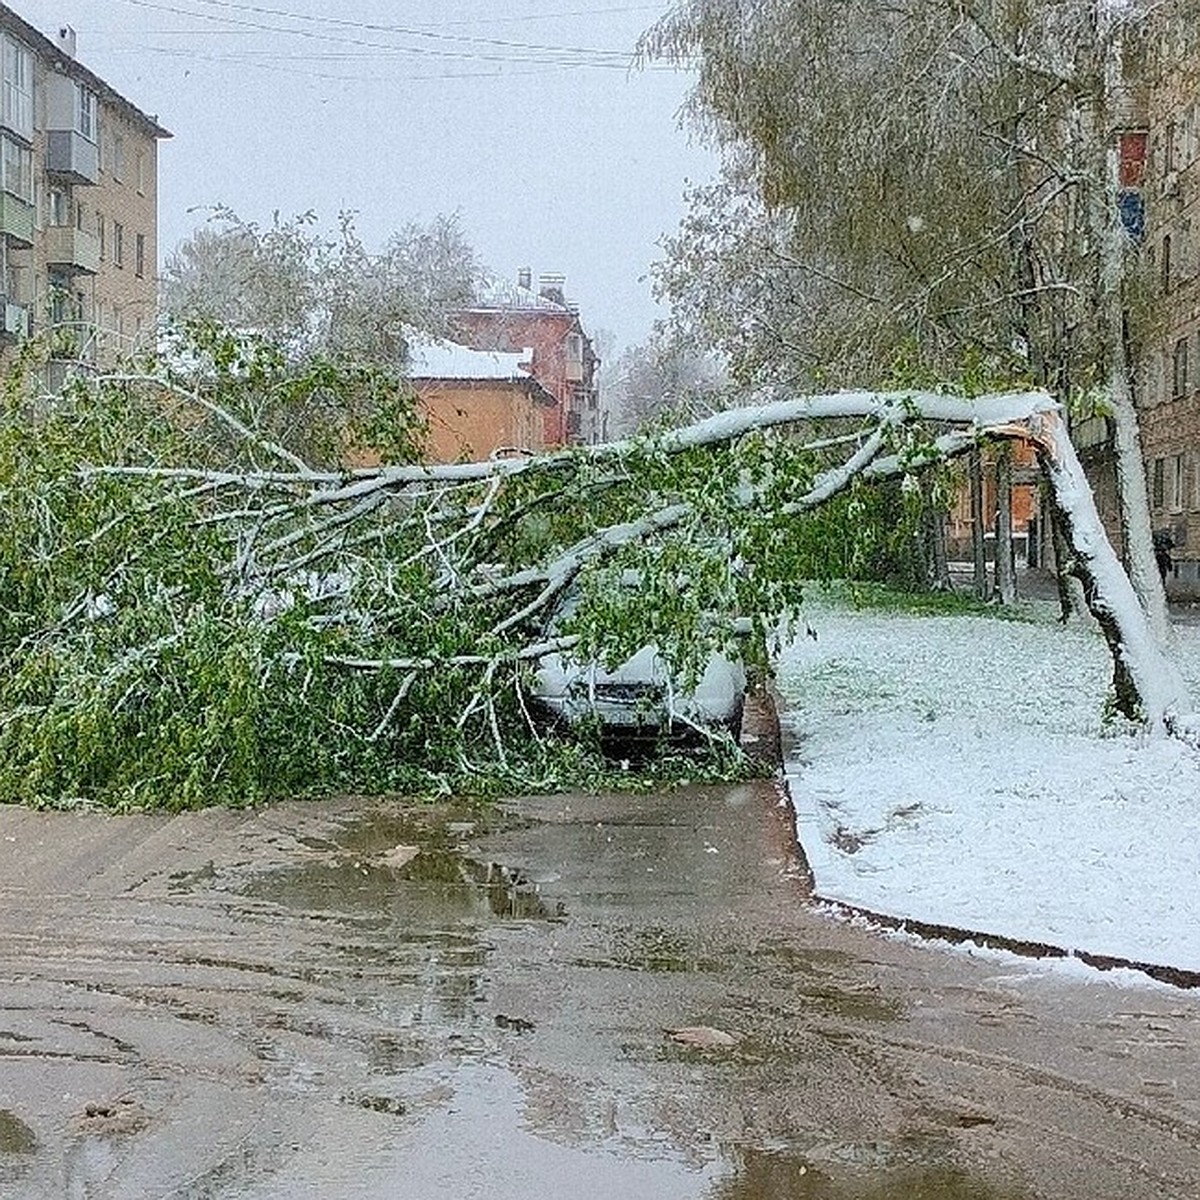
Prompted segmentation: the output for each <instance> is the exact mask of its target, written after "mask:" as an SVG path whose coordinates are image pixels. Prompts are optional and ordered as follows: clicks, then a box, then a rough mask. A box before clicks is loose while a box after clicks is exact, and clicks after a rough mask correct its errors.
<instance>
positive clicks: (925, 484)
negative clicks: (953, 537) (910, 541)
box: [921, 472, 953, 592]
mask: <svg viewBox="0 0 1200 1200" xmlns="http://www.w3.org/2000/svg"><path fill="white" fill-rule="evenodd" d="M933 474H934V472H927V473H926V477H925V479H923V480H922V483H921V533H922V537H923V540H924V543H925V578H926V580H927V581H928V584H929V586H930V587H931V588H932V589H933V590H934V591H935V592H949V591H952V590H953V584H952V583H951V582H950V559H949V555H948V554H947V552H946V510H945V509H944V508H943V507H942V506H941V505H940V504H939V503H938V502H937V499H936V490H935V488H934V486H933V482H934V481H933V478H932V476H933Z"/></svg>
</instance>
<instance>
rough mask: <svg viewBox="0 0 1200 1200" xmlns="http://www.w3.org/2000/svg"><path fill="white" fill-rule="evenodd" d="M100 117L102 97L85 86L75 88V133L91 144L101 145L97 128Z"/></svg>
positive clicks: (78, 85) (77, 85) (79, 85)
mask: <svg viewBox="0 0 1200 1200" xmlns="http://www.w3.org/2000/svg"><path fill="white" fill-rule="evenodd" d="M99 117H100V97H99V96H98V95H96V93H95V92H93V91H92V89H91V88H86V87H84V86H83V84H81V83H80V84H76V86H75V132H76V133H78V134H79V135H80V136H82V137H85V138H87V140H88V141H89V142H92V143H94V144H98V143H99V138H98V136H97V133H96V131H97V128H98V127H99Z"/></svg>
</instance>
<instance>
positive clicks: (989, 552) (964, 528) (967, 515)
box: [946, 441, 1041, 565]
mask: <svg viewBox="0 0 1200 1200" xmlns="http://www.w3.org/2000/svg"><path fill="white" fill-rule="evenodd" d="M1008 444H1009V445H1010V446H1011V452H1012V531H1013V549H1014V552H1015V553H1016V556H1017V559H1018V562H1019V563H1022V564H1024V563H1029V564H1030V565H1032V564H1033V563H1034V562H1037V561H1039V553H1040V550H1041V547H1039V546H1031V545H1030V539H1031V537H1032V538H1033V539H1034V540H1035V541H1036V539H1037V538H1038V536H1039V534H1038V531H1037V514H1038V482H1037V481H1038V467H1037V456H1036V454H1035V452H1034V448H1033V445H1032V443H1030V442H1022V441H1013V442H1010V443H1008ZM960 461H963V460H960ZM995 463H996V459H995V452H994V451H990V450H988V449H986V448H985V449H984V451H983V536H984V545H985V548H986V557H987V560H988V562H992V561H994V559H995V539H996V514H997V504H998V499H997V488H996V469H995ZM971 525H972V520H971V490H970V488H969V487H968V486H967V484H966V483H965V482H964V483H963V486H962V487H960V488H959V489H958V491H957V493H956V494H955V497H954V501H953V503H952V504H951V506H950V513H949V520H948V523H947V529H946V536H947V542H948V545H947V552H948V554H949V556H950V558H951V560H952V561H953V560H957V561H961V562H969V561H970V560H971V555H972V550H971V545H972V543H971ZM1031 553H1032V555H1033V557H1032V559H1031V557H1030V555H1031Z"/></svg>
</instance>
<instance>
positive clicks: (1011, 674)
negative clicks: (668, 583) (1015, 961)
mask: <svg viewBox="0 0 1200 1200" xmlns="http://www.w3.org/2000/svg"><path fill="white" fill-rule="evenodd" d="M1040 615H1041V616H1042V617H1043V618H1044V619H1041V620H1036V621H1033V622H1024V621H1006V620H1000V619H993V618H990V617H974V616H909V615H904V614H898V613H892V612H879V611H863V612H855V611H851V610H849V609H846V608H842V607H820V606H814V607H812V608H810V609H809V610H807V611H806V616H807V619H808V621H809V623H810V624H811V625H812V627H813V628H814V629H815V630H816V633H817V638H816V640H813V639H811V638H808V637H805V636H801V637H800V638H799V639H798V640H797V641H796V642H795V643H794V644H793V645H792V646H791V647H790V648H789V649H788V650H786V651H785V653H784V655H783V656H782V659H781V662H780V672H779V680H778V685H779V690H780V693H781V695H782V697H783V700H784V702H785V707H784V711H783V714H782V717H783V723H784V728H785V731H786V732H787V733H789V734H790V736H791V739H792V743H793V744H792V748H791V752H790V755H789V760H788V762H787V764H786V769H787V774H788V783H789V788H790V791H791V794H792V798H793V801H794V803H795V806H796V812H797V825H798V833H799V836H800V842H801V844H802V845H803V847H804V851H805V853H806V855H807V857H808V860H809V863H810V865H811V867H812V870H813V873H814V875H815V878H816V885H817V891H818V893H819V894H820V895H821V896H823V897H825V898H826V899H829V900H837V901H842V902H844V903H847V904H851V905H854V906H856V907H860V908H864V909H869V910H871V911H874V912H878V913H886V914H888V915H889V916H894V917H902V918H908V919H911V920H916V921H921V922H925V923H927V924H931V925H941V926H952V927H955V928H959V929H965V930H973V931H978V932H980V933H985V934H993V935H1000V936H1003V937H1006V938H1012V939H1016V940H1020V941H1029V942H1040V943H1048V944H1050V945H1053V946H1058V947H1061V948H1063V949H1066V950H1080V951H1086V952H1090V953H1092V954H1098V955H1111V956H1114V957H1119V958H1125V959H1130V960H1133V961H1137V962H1149V963H1155V964H1160V965H1163V966H1171V967H1177V968H1181V969H1184V970H1190V971H1200V867H1198V865H1197V854H1198V853H1200V755H1197V754H1196V753H1195V752H1193V751H1189V750H1187V749H1186V748H1185V747H1184V746H1182V745H1181V744H1179V743H1177V742H1175V741H1173V740H1168V739H1165V738H1163V739H1149V738H1146V737H1144V736H1141V735H1139V734H1131V733H1128V732H1116V731H1114V730H1113V729H1108V728H1106V727H1105V724H1104V721H1103V712H1102V707H1103V701H1104V696H1105V694H1106V689H1107V685H1108V680H1109V677H1110V673H1111V662H1110V660H1109V658H1108V654H1107V651H1106V649H1105V646H1104V643H1103V641H1102V640H1101V638H1100V636H1099V634H1097V633H1092V632H1089V631H1087V630H1084V629H1082V628H1063V627H1062V626H1060V625H1058V624H1057V623H1055V622H1054V621H1053V619H1052V614H1051V612H1050V609H1049V606H1046V608H1045V609H1044V611H1043V612H1042V613H1041V614H1040ZM1176 635H1177V639H1178V646H1177V649H1178V660H1179V664H1180V667H1181V669H1182V672H1183V674H1184V676H1185V678H1186V679H1187V681H1188V684H1189V687H1191V688H1192V689H1193V694H1197V681H1198V680H1200V629H1197V628H1194V627H1181V628H1178V629H1177V631H1176Z"/></svg>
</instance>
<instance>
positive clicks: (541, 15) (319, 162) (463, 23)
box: [9, 0, 713, 345]
mask: <svg viewBox="0 0 1200 1200" xmlns="http://www.w3.org/2000/svg"><path fill="white" fill-rule="evenodd" d="M9 3H10V7H12V8H14V9H15V10H16V11H17V12H19V13H20V14H21V16H23V17H24V18H25V19H26V20H27V21H29V22H30V23H31V24H33V25H35V26H37V27H38V28H39V29H41V30H42V31H44V32H46V33H53V31H54V30H55V29H57V28H58V27H59V26H60V25H61V24H63V23H69V24H71V25H73V26H74V27H75V29H76V31H77V33H78V37H79V45H78V57H79V59H80V61H81V62H83V63H84V64H86V65H87V66H88V67H90V68H91V69H92V70H93V71H95V72H96V73H97V74H98V75H100V76H101V77H102V78H103V79H105V80H106V81H107V82H109V83H111V84H112V85H113V86H114V87H115V88H116V89H117V90H118V91H120V92H122V93H123V94H124V95H125V96H127V97H128V98H129V99H130V100H132V101H133V102H134V103H135V104H137V105H138V106H139V107H140V108H142V109H143V110H144V111H146V112H148V113H151V114H156V115H157V116H158V119H159V120H160V121H161V122H162V123H163V124H164V125H165V126H166V127H167V128H168V129H170V130H171V131H172V132H173V133H174V135H175V136H174V138H173V140H171V141H168V142H165V143H163V144H162V146H161V148H160V172H161V173H160V184H159V230H160V255H161V254H165V253H166V252H167V251H169V250H170V249H171V248H172V247H173V246H175V245H176V244H177V243H178V242H179V241H180V240H182V239H183V238H184V237H185V236H187V234H188V233H189V232H190V231H191V230H192V229H193V228H194V227H195V225H196V224H197V223H198V222H199V221H201V220H202V219H203V214H202V213H198V212H196V211H191V210H195V209H197V208H203V207H205V206H208V205H211V204H215V203H223V204H228V205H230V206H231V207H232V208H234V209H235V210H236V211H237V212H238V213H239V214H240V215H241V216H242V217H244V218H246V219H248V220H257V221H269V220H270V217H271V214H272V212H273V211H274V210H276V209H278V210H280V211H281V212H282V213H284V214H292V213H297V212H304V211H306V210H308V209H313V210H315V211H317V212H318V213H319V214H320V215H321V217H322V218H323V219H325V220H326V221H328V223H329V224H331V225H332V223H333V220H334V218H335V216H336V214H337V212H338V211H339V210H340V209H343V208H352V209H355V210H356V211H357V212H358V213H359V214H360V216H359V228H360V230H361V232H362V233H363V235H364V237H365V238H366V239H367V241H368V242H369V243H370V244H372V245H378V244H379V243H381V242H382V241H383V239H384V238H385V237H386V235H387V233H388V232H389V231H391V230H392V229H395V228H397V227H399V226H401V225H403V224H405V223H406V222H408V221H410V220H414V219H418V220H427V219H429V218H430V217H432V216H434V215H435V214H436V213H439V212H457V213H458V214H459V215H460V217H461V220H462V225H463V229H464V231H465V233H466V235H467V238H468V239H469V240H470V242H471V243H472V244H473V245H474V246H475V248H476V249H477V250H478V252H479V254H480V257H481V258H482V259H483V261H484V262H485V263H486V264H487V265H488V266H490V267H491V268H492V269H493V270H495V271H496V272H497V273H498V274H501V275H504V276H513V277H515V274H516V271H517V269H518V267H522V266H529V267H532V269H533V272H534V274H535V275H537V274H538V273H540V272H554V271H559V272H562V273H564V274H566V276H567V293H568V296H569V297H570V298H572V299H574V300H576V301H578V303H579V304H580V306H581V310H582V315H583V319H584V323H585V325H586V326H587V327H588V328H589V330H595V329H598V328H607V329H609V330H611V331H612V332H613V333H614V334H615V335H616V338H617V343H618V345H624V344H628V343H631V342H636V341H640V340H642V339H643V338H644V337H645V335H646V334H647V333H648V331H649V328H650V324H651V322H652V321H653V319H654V317H655V315H656V310H655V308H654V305H653V303H652V301H651V298H650V288H649V283H648V282H647V280H646V278H645V277H646V274H647V271H648V268H649V266H650V263H651V262H652V261H653V260H654V259H655V258H656V257H658V249H657V243H658V241H659V239H660V238H661V237H662V236H663V234H664V233H668V232H670V231H672V230H673V229H674V228H675V226H676V224H677V222H678V220H679V217H680V216H681V214H682V211H683V204H682V193H683V189H684V186H685V180H688V179H690V180H692V181H702V180H705V179H707V178H709V177H710V175H711V174H712V171H713V158H712V156H711V155H710V154H709V153H708V152H707V151H706V150H704V149H703V148H701V147H699V146H698V145H696V144H694V143H693V142H691V141H690V140H689V137H688V135H687V134H686V133H684V132H683V131H681V130H680V128H679V125H678V119H677V114H678V110H679V106H680V104H681V103H682V100H683V97H684V94H685V92H686V90H687V86H688V83H689V78H688V76H686V75H683V74H679V73H677V72H674V71H668V70H663V69H656V70H649V71H645V70H643V71H637V70H632V71H631V70H630V69H629V61H630V54H631V51H632V47H633V45H634V43H635V41H636V39H637V37H638V35H639V33H641V32H642V31H643V30H644V29H645V28H647V27H648V26H649V25H651V24H652V23H653V22H654V20H655V19H656V18H657V17H658V16H659V15H660V14H661V13H662V12H664V11H665V10H666V9H667V8H668V7H669V5H668V4H667V3H665V2H660V3H657V4H655V3H645V2H644V3H641V4H638V3H635V2H632V0H626V2H625V3H622V2H621V0H540V2H539V0H337V2H336V3H334V2H332V0H9Z"/></svg>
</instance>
